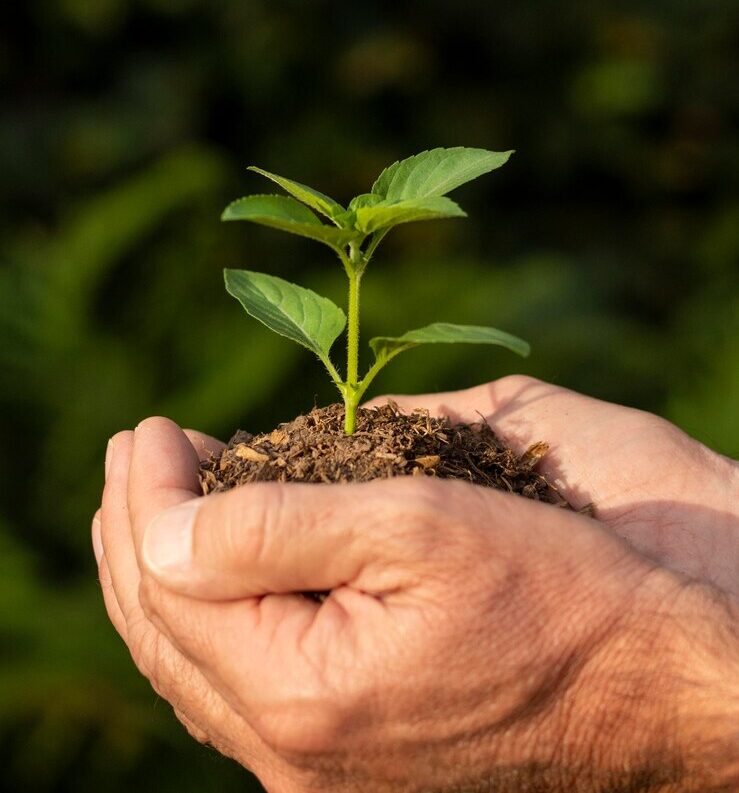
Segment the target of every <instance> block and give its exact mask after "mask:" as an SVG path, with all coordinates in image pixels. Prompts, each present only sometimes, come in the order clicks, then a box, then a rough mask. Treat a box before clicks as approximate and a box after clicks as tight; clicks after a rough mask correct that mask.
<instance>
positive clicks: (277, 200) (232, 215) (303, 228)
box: [221, 195, 357, 249]
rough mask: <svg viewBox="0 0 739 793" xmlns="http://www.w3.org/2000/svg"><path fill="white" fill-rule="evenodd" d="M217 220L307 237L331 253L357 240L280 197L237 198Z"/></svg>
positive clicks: (353, 235)
mask: <svg viewBox="0 0 739 793" xmlns="http://www.w3.org/2000/svg"><path fill="white" fill-rule="evenodd" d="M221 220H249V221H251V222H252V223H259V224H261V225H262V226H271V227H272V228H275V229H280V230H281V231H289V232H290V233H291V234H299V235H300V236H301V237H310V238H311V239H314V240H318V241H319V242H324V243H326V245H329V246H331V247H332V248H334V249H336V248H340V247H342V246H344V245H347V244H348V243H349V242H350V241H352V240H353V239H355V238H356V237H357V232H355V231H352V230H349V229H340V228H336V227H335V226H327V225H325V224H323V223H321V221H320V220H319V219H318V217H316V215H315V214H314V213H313V212H311V211H310V209H308V207H306V206H303V204H301V203H299V202H298V201H296V200H295V199H294V198H288V197H287V196H281V195H251V196H246V198H239V199H238V200H236V201H234V202H233V203H231V204H229V205H228V206H227V207H226V208H225V209H224V210H223V214H222V215H221Z"/></svg>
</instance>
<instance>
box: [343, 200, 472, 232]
mask: <svg viewBox="0 0 739 793" xmlns="http://www.w3.org/2000/svg"><path fill="white" fill-rule="evenodd" d="M461 217H466V214H465V212H464V211H463V210H462V209H461V208H460V207H459V206H458V205H457V204H455V203H454V201H452V200H451V198H445V197H442V196H438V197H436V198H417V199H407V200H405V201H396V200H393V199H385V200H382V201H380V202H378V203H375V204H373V205H371V206H369V205H368V206H361V207H359V208H358V209H357V210H356V221H355V225H356V228H357V229H358V230H359V231H362V232H364V233H365V234H369V233H371V232H373V231H377V230H378V229H384V228H390V227H391V226H397V225H398V224H400V223H409V222H410V221H413V220H433V219H435V218H461Z"/></svg>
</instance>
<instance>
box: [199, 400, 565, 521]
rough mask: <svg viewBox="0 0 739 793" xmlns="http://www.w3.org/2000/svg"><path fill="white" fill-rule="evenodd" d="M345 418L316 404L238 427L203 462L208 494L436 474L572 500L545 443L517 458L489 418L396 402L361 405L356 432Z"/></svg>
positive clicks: (539, 496) (552, 500) (335, 408)
mask: <svg viewBox="0 0 739 793" xmlns="http://www.w3.org/2000/svg"><path fill="white" fill-rule="evenodd" d="M343 422H344V408H343V406H342V405H338V404H337V405H329V406H328V407H325V408H316V409H315V410H313V411H311V412H310V413H309V414H308V415H307V416H298V417H297V418H296V419H295V420H294V421H291V422H289V423H287V424H281V425H280V426H279V427H278V428H277V429H275V430H273V431H272V432H270V433H268V434H266V435H251V434H250V433H248V432H241V431H239V432H237V433H236V434H235V435H234V436H233V438H231V441H230V442H229V444H228V446H227V447H226V449H224V451H223V453H222V454H220V455H218V456H215V457H211V458H210V459H209V460H206V461H205V462H203V463H202V464H201V470H200V475H201V484H202V487H203V492H204V493H206V494H207V493H217V492H221V491H224V490H229V489H230V488H232V487H236V486H237V485H242V484H245V483H247V482H265V481H281V482H288V481H289V482H366V481H369V480H371V479H384V478H387V477H390V476H437V477H440V478H443V479H462V480H464V481H466V482H472V483H473V484H477V485H484V486H486V487H495V488H497V489H499V490H507V491H510V492H512V493H519V494H521V495H522V496H526V497H527V498H532V499H536V500H538V501H546V502H548V503H551V504H557V505H559V506H567V503H566V501H565V500H564V499H563V498H562V496H561V495H560V494H559V493H558V492H557V491H556V490H555V489H554V487H553V486H552V485H550V484H549V483H548V482H547V480H546V479H545V478H544V477H543V476H542V475H541V474H539V473H537V472H536V470H535V469H536V465H537V463H538V462H539V460H540V459H541V458H542V457H543V456H544V454H545V453H546V451H547V444H546V443H536V444H534V445H533V446H531V447H530V448H529V449H528V450H527V451H526V452H524V454H523V455H520V456H519V455H517V454H515V452H513V451H512V450H511V449H509V448H508V447H507V446H505V444H504V443H502V442H501V441H500V439H498V438H497V436H496V435H495V433H494V432H493V431H492V430H491V429H490V427H489V426H488V425H487V424H486V423H485V422H484V421H481V422H480V423H479V424H458V425H452V424H451V423H450V422H449V421H448V420H447V419H439V418H434V417H432V416H430V415H429V414H428V412H426V411H416V412H414V413H412V414H410V415H406V414H403V413H401V412H400V411H399V410H398V408H397V407H396V406H395V405H393V404H392V403H391V404H388V405H383V406H382V407H378V408H370V409H364V408H360V409H359V413H358V415H357V430H356V432H355V433H354V435H351V436H347V435H345V434H344V431H343Z"/></svg>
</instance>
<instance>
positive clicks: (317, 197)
mask: <svg viewBox="0 0 739 793" xmlns="http://www.w3.org/2000/svg"><path fill="white" fill-rule="evenodd" d="M247 170H249V171H254V173H258V174H261V175H262V176H266V177H267V179H271V180H272V181H273V182H275V183H276V184H278V185H280V187H281V188H282V189H283V190H285V191H286V192H288V193H290V195H292V196H294V197H295V198H297V199H298V201H302V202H303V203H304V204H307V205H308V206H309V207H311V209H315V210H316V212H320V213H321V214H322V215H325V216H326V217H327V218H328V219H329V220H334V219H335V218H336V217H337V216H338V215H340V214H341V213H342V212H344V207H343V206H341V204H340V203H339V202H338V201H334V199H333V198H331V197H330V196H327V195H324V194H323V193H320V192H319V191H318V190H314V189H313V188H312V187H308V185H305V184H301V183H300V182H295V181H293V180H292V179H287V178H286V177H284V176H278V175H277V174H274V173H270V172H269V171H265V170H263V169H262V168H257V166H256V165H250V166H249V167H248V168H247Z"/></svg>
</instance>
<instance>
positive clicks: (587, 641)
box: [92, 376, 739, 793]
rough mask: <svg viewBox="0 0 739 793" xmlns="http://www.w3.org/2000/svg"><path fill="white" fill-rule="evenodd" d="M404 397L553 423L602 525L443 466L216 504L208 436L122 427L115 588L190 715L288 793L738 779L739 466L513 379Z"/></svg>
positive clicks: (545, 426) (672, 433) (138, 640)
mask: <svg viewBox="0 0 739 793" xmlns="http://www.w3.org/2000/svg"><path fill="white" fill-rule="evenodd" d="M393 399H394V400H395V401H396V402H397V403H398V404H399V406H400V407H401V409H412V408H416V407H421V408H427V409H428V410H430V411H431V412H432V413H433V414H439V415H448V416H449V417H450V418H451V419H452V420H454V421H477V420H479V418H480V414H481V415H482V416H484V418H485V419H486V420H488V421H489V422H490V424H491V425H492V426H493V428H494V429H495V430H496V431H497V432H498V433H499V434H500V435H501V436H502V437H504V438H505V439H506V440H507V441H508V442H509V443H510V444H511V445H512V446H513V447H514V449H516V450H519V451H523V450H524V449H525V448H526V447H527V446H528V445H530V444H531V443H533V442H535V441H539V440H543V441H546V442H548V443H549V444H550V447H551V451H550V452H549V454H548V455H547V456H546V458H545V459H544V460H543V461H542V463H541V470H542V471H543V472H544V473H545V474H547V475H548V476H549V477H550V478H553V479H555V480H557V481H558V482H560V483H561V488H562V491H563V493H564V495H565V496H566V497H568V499H569V500H570V502H571V503H572V504H573V506H574V507H575V508H579V507H583V506H585V505H586V504H587V503H589V502H592V503H593V504H594V505H595V518H592V517H588V516H585V515H580V514H577V512H575V511H568V510H563V509H558V508H556V507H552V506H551V505H548V504H542V503H537V502H534V501H529V500H526V499H523V498H521V497H519V496H515V495H511V494H507V493H501V492H497V491H493V490H489V489H487V488H482V487H477V486H473V485H469V484H466V483H463V482H458V481H443V480H437V479H434V478H432V477H399V478H395V479H388V480H377V481H373V482H369V483H363V484H342V485H301V484H295V483H290V484H279V483H259V484H250V485H246V486H243V487H240V488H237V489H235V490H232V491H229V492H227V493H223V494H215V495H209V496H206V497H200V496H199V493H200V488H199V484H198V462H199V459H201V458H203V457H205V456H207V455H209V454H210V453H211V452H216V451H218V449H219V448H221V445H222V444H221V443H220V442H218V441H216V440H214V439H212V438H210V437H208V436H205V435H203V434H201V433H199V432H195V431H192V430H184V431H183V430H181V429H180V428H179V427H178V426H177V425H176V424H174V423H173V422H171V421H169V420H167V419H164V418H149V419H146V420H145V421H143V422H141V424H139V425H138V427H136V429H135V430H134V431H126V432H120V433H118V434H117V435H115V436H114V437H113V438H112V439H111V441H110V443H109V447H108V452H107V455H106V463H105V469H106V483H105V489H104V492H103V497H102V506H101V508H100V510H99V511H98V512H97V513H96V515H95V517H94V519H93V526H92V532H93V545H94V548H95V554H96V557H97V561H98V565H99V577H100V582H101V585H102V592H103V596H104V599H105V605H106V608H107V611H108V614H109V616H110V619H111V621H112V622H113V625H114V626H115V628H116V630H117V631H118V633H119V634H120V635H121V637H122V639H123V641H124V642H125V643H126V644H127V645H128V648H129V650H130V651H131V655H132V656H133V660H134V662H135V663H136V665H137V666H138V668H139V669H140V671H141V672H142V673H143V674H144V675H145V676H146V677H147V678H148V679H149V680H150V681H151V684H152V686H153V687H154V689H155V690H156V691H157V692H158V693H159V694H160V695H161V696H162V697H163V698H165V699H166V700H168V701H169V702H170V703H171V704H172V706H173V708H174V710H175V713H176V714H177V717H178V718H179V719H180V721H181V722H182V723H183V724H184V725H185V727H186V728H187V729H188V731H189V732H190V733H191V735H192V736H193V737H194V738H196V739H197V740H199V741H202V742H207V743H210V744H212V745H213V746H214V747H215V748H216V749H217V750H219V751H220V752H222V753H223V754H225V755H228V756H230V757H232V758H234V759H235V760H237V761H238V762H239V763H241V764H242V765H244V766H245V767H247V768H249V769H251V770H252V771H253V772H254V773H255V774H256V775H257V776H258V777H259V778H260V780H261V781H262V783H263V784H264V786H265V787H266V789H267V790H269V791H271V792H272V791H274V792H275V793H309V792H312V791H316V792H317V791H321V793H350V791H351V792H353V791H362V793H368V792H369V791H372V793H385V792H386V791H387V792H388V793H400V792H401V791H403V792H405V791H429V792H431V791H433V792H434V793H446V792H447V791H449V792H451V791H506V793H507V792H508V791H510V792H511V793H517V791H533V790H537V791H606V790H608V791H615V790H618V791H623V792H624V793H626V792H627V791H632V790H633V791H652V790H655V791H656V790H659V791H701V793H706V791H734V790H739V600H737V597H738V596H739V469H738V467H737V464H736V463H734V462H732V461H730V460H728V459H727V458H724V457H722V456H720V455H718V454H715V453H713V452H711V451H710V450H708V449H707V448H705V447H704V446H702V445H701V444H699V443H697V442H696V441H693V440H692V439H690V438H689V437H687V436H686V435H684V434H683V433H682V432H681V431H679V430H678V429H677V428H676V427H674V426H672V425H671V424H669V423H668V422H666V421H664V420H662V419H660V418H657V417H655V416H653V415H650V414H647V413H643V412H640V411H637V410H632V409H629V408H624V407H620V406H616V405H611V404H608V403H604V402H600V401H597V400H594V399H591V398H588V397H585V396H581V395H579V394H576V393H573V392H571V391H567V390H564V389H562V388H558V387H555V386H552V385H548V384H546V383H542V382H539V381H536V380H532V379H529V378H525V377H519V376H514V377H508V378H505V379H502V380H498V381H496V382H493V383H490V384H487V385H483V386H479V387H477V388H472V389H469V390H466V391H461V392H456V393H445V394H434V395H427V396H413V397H393ZM380 401H384V399H383V400H377V402H380ZM318 591H330V594H329V595H328V597H326V598H325V599H324V600H323V601H322V602H318V601H316V600H315V599H311V598H308V597H305V596H304V595H303V594H302V593H306V592H318Z"/></svg>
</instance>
